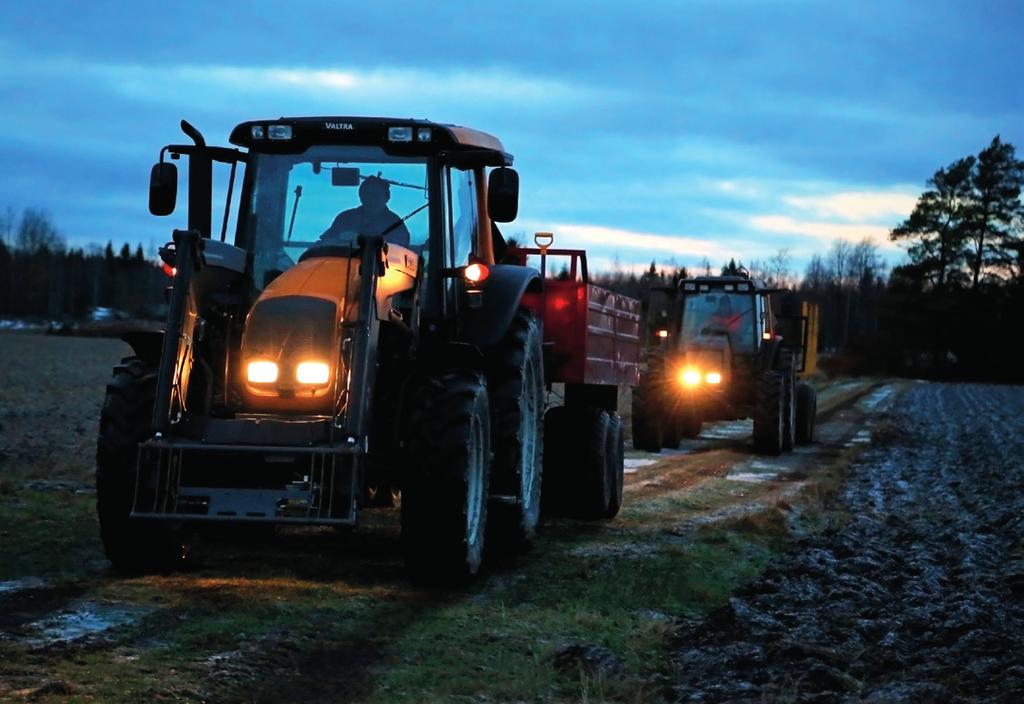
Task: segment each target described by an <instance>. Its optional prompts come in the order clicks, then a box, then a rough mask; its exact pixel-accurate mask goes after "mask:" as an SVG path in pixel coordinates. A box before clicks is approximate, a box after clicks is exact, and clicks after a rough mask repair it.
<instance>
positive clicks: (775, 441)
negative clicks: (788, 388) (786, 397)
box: [754, 372, 785, 455]
mask: <svg viewBox="0 0 1024 704" xmlns="http://www.w3.org/2000/svg"><path fill="white" fill-rule="evenodd" d="M784 386H785V384H784V381H783V378H782V374H780V373H779V372H764V373H763V374H761V376H760V377H758V380H757V391H756V393H757V396H756V401H755V408H754V451H755V452H757V453H758V454H762V455H777V454H779V453H780V452H781V451H782V430H783V416H782V410H783V406H782V404H783V394H784V391H785V389H784Z"/></svg>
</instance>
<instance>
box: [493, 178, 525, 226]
mask: <svg viewBox="0 0 1024 704" xmlns="http://www.w3.org/2000/svg"><path fill="white" fill-rule="evenodd" d="M487 212H488V213H489V214H490V216H491V220H494V221H495V222H512V221H513V220H515V219H516V215H518V214H519V174H517V173H516V171H515V169H510V168H508V167H505V166H502V167H500V168H497V169H495V170H494V171H492V172H491V175H490V176H489V177H488V179H487Z"/></svg>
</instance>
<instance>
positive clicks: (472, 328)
mask: <svg viewBox="0 0 1024 704" xmlns="http://www.w3.org/2000/svg"><path fill="white" fill-rule="evenodd" d="M541 286H542V283H541V278H540V272H538V271H537V270H536V269H533V268H531V267H525V266H519V265H518V264H494V265H492V266H491V267H490V275H489V276H488V277H487V278H486V279H484V281H482V282H481V283H480V284H479V286H478V288H479V291H480V293H479V294H476V293H474V294H472V295H474V296H479V304H478V305H476V306H470V305H468V304H467V305H465V306H464V307H463V309H462V325H461V326H460V334H459V341H460V342H465V343H468V344H470V345H476V346H477V347H490V346H491V345H495V344H497V343H498V342H499V341H500V340H501V339H502V337H504V336H505V333H506V332H507V331H508V328H509V326H510V325H511V324H512V319H513V318H514V317H515V314H516V312H518V310H519V307H520V305H521V303H522V300H523V294H525V293H526V292H527V291H537V292H539V291H540V290H541ZM467 298H468V296H467ZM464 300H465V299H464Z"/></svg>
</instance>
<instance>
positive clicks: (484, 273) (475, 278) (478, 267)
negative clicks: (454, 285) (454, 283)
mask: <svg viewBox="0 0 1024 704" xmlns="http://www.w3.org/2000/svg"><path fill="white" fill-rule="evenodd" d="M490 275H491V270H490V269H488V268H487V265H486V264H481V263H479V262H474V263H472V264H470V265H469V266H467V267H466V268H465V269H463V270H462V276H463V278H465V279H466V283H470V284H478V283H481V282H483V281H486V280H487V277H488V276H490Z"/></svg>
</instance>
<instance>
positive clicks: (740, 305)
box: [683, 291, 756, 354]
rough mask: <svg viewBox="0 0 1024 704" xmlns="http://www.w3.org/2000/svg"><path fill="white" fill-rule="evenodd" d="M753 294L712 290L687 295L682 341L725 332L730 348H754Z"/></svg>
mask: <svg viewBox="0 0 1024 704" xmlns="http://www.w3.org/2000/svg"><path fill="white" fill-rule="evenodd" d="M755 333H756V331H755V328H754V297H753V296H751V295H750V294H744V293H725V292H719V291H713V292H711V293H701V294H694V295H689V296H687V297H686V302H685V303H684V304H683V343H684V345H685V342H686V341H687V340H692V339H694V338H695V337H697V336H698V335H726V336H728V338H729V345H730V347H732V350H733V352H737V353H740V354H744V353H750V352H754V351H755V347H756V340H755V339H754V338H755Z"/></svg>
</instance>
